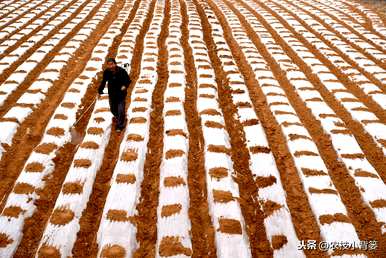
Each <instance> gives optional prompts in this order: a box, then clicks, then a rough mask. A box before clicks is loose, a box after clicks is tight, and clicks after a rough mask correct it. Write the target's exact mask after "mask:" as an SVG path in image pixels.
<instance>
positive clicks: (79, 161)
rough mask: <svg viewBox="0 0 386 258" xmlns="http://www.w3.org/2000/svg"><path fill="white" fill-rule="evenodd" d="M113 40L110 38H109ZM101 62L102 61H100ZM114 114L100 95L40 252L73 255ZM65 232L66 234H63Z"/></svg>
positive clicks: (122, 19) (129, 5)
mask: <svg viewBox="0 0 386 258" xmlns="http://www.w3.org/2000/svg"><path fill="white" fill-rule="evenodd" d="M132 6H133V4H132V1H127V2H126V4H125V6H124V7H123V9H122V10H121V11H120V13H119V15H118V18H117V19H116V20H117V21H116V22H115V23H114V24H113V25H112V27H114V28H110V29H109V31H108V32H107V33H106V35H109V37H110V36H113V37H115V36H116V35H118V33H119V32H120V28H122V26H123V24H124V23H125V21H126V19H127V18H128V16H129V14H130V9H131V8H132ZM110 43H111V42H110ZM107 47H108V46H107V45H106V46H104V48H105V49H107ZM93 62H95V61H90V64H89V67H94V63H93ZM98 63H99V66H101V64H102V63H103V61H98ZM111 118H112V114H111V112H109V101H108V96H104V97H102V98H100V99H97V101H96V103H95V107H94V110H93V112H92V115H91V118H90V120H89V124H88V126H87V129H86V135H85V137H84V139H83V141H82V143H81V145H80V148H79V149H78V150H77V152H76V153H75V156H74V160H73V162H72V164H71V167H70V170H69V172H68V173H67V176H66V178H65V180H64V182H63V186H62V189H61V192H60V194H59V196H58V198H57V200H56V203H55V207H54V209H53V213H52V214H51V216H50V219H49V222H48V224H47V226H46V228H45V231H44V233H43V237H42V239H41V241H40V245H39V251H38V252H39V253H40V254H47V255H48V254H49V253H50V252H51V251H52V250H56V251H57V252H58V253H60V255H61V257H63V258H65V257H69V256H71V250H72V248H73V245H74V243H75V241H76V234H77V232H78V231H79V228H80V226H79V220H80V218H81V216H82V213H83V211H84V209H85V208H86V206H87V203H88V200H89V197H90V195H91V192H92V187H93V184H94V181H95V177H96V173H97V171H99V169H100V167H101V165H102V160H103V156H104V153H105V147H106V146H107V143H108V141H109V138H110V133H111V125H112V124H111ZM65 214H68V215H69V216H70V217H71V219H70V220H67V221H63V222H62V223H58V221H57V220H56V217H57V216H61V215H65ZM64 235H65V236H66V237H65V238H63V236H64Z"/></svg>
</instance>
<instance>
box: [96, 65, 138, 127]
mask: <svg viewBox="0 0 386 258" xmlns="http://www.w3.org/2000/svg"><path fill="white" fill-rule="evenodd" d="M106 82H108V92H109V103H110V110H111V113H113V115H114V118H113V120H115V121H116V122H117V124H116V129H115V130H116V131H117V132H121V131H122V129H123V128H125V121H126V108H125V99H126V95H127V89H128V87H129V85H130V83H131V80H130V77H129V75H128V74H127V72H126V70H125V69H123V68H122V67H119V66H118V65H117V62H116V61H115V59H114V58H108V59H107V68H106V69H105V70H104V72H103V80H102V83H101V85H100V86H99V89H98V93H99V96H100V95H101V94H103V89H104V88H105V85H106Z"/></svg>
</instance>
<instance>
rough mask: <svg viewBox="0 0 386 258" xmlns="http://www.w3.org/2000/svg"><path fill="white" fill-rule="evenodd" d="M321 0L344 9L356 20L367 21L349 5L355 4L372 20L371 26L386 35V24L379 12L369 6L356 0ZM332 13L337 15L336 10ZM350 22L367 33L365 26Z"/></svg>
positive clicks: (343, 10) (328, 4)
mask: <svg viewBox="0 0 386 258" xmlns="http://www.w3.org/2000/svg"><path fill="white" fill-rule="evenodd" d="M319 1H320V2H323V3H325V4H326V6H334V5H336V7H337V8H339V9H340V10H342V12H345V13H347V14H350V15H351V16H353V17H354V18H355V19H356V20H358V21H360V22H362V23H365V22H366V21H365V19H364V18H363V17H362V16H361V15H360V14H359V13H356V12H353V11H352V10H350V8H349V5H350V6H354V7H355V8H357V9H358V10H359V11H360V12H362V14H364V15H365V16H366V17H367V18H368V19H369V20H370V21H371V26H372V28H373V29H374V30H375V31H377V32H379V33H380V34H382V35H385V33H386V27H385V24H384V23H383V22H382V20H381V18H380V17H379V16H378V14H376V13H375V12H374V11H372V10H370V9H369V8H366V7H365V6H364V5H361V4H360V3H357V2H356V1H351V0H349V1H347V0H340V1H332V0H319ZM332 13H334V14H335V15H337V13H336V11H333V12H332ZM337 16H338V15H337ZM338 17H339V16H338ZM348 24H349V25H351V27H353V28H355V29H357V30H358V31H359V32H363V33H366V31H365V30H364V27H363V26H358V25H356V24H355V23H352V22H348Z"/></svg>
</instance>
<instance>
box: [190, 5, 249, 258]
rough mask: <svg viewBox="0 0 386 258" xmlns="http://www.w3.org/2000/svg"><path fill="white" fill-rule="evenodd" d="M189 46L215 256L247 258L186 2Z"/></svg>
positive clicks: (196, 24) (211, 79) (208, 67)
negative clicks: (202, 142)
mask: <svg viewBox="0 0 386 258" xmlns="http://www.w3.org/2000/svg"><path fill="white" fill-rule="evenodd" d="M186 4H187V9H188V17H189V25H188V28H189V43H190V45H191V48H192V52H193V58H194V65H195V67H196V71H197V86H198V87H197V89H198V90H197V96H198V98H197V108H198V110H197V111H198V113H199V115H200V120H201V126H202V130H203V136H204V146H202V148H203V149H204V159H205V173H206V185H207V191H208V204H209V213H210V216H211V220H212V224H213V225H214V229H215V243H216V249H217V256H218V257H221V258H224V257H251V250H250V245H249V239H248V235H247V231H246V226H245V222H244V218H243V215H242V213H241V208H240V204H239V202H238V198H239V196H240V194H239V188H238V185H237V183H236V182H235V181H234V180H233V178H232V175H233V173H234V170H233V162H232V159H231V157H230V148H231V145H230V139H229V135H228V133H227V131H226V130H225V121H224V116H223V114H222V111H221V108H220V106H219V102H218V99H219V97H218V93H217V87H218V86H217V83H216V80H215V73H214V69H213V66H212V64H211V61H210V58H209V54H208V50H207V47H206V45H205V42H204V37H203V32H202V26H201V22H200V18H199V15H198V12H197V10H196V7H195V5H194V4H193V2H192V1H187V3H186Z"/></svg>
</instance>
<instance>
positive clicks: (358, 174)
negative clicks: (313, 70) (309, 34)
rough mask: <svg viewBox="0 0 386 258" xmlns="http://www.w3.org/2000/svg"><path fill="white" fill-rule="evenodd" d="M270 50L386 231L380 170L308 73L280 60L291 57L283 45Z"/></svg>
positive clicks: (294, 42) (385, 190)
mask: <svg viewBox="0 0 386 258" xmlns="http://www.w3.org/2000/svg"><path fill="white" fill-rule="evenodd" d="M277 29H278V28H277ZM278 31H280V34H282V33H284V34H285V32H284V31H285V29H284V28H280V29H278ZM267 33H268V32H267ZM288 33H289V32H287V34H288ZM268 35H269V34H266V38H267V39H271V40H273V38H272V37H269V36H268ZM298 43H299V42H298V41H297V40H291V42H289V44H290V45H291V46H292V47H294V49H295V48H296V46H294V45H297V44H298ZM268 51H269V52H270V54H271V55H272V57H273V58H274V59H275V60H276V61H277V63H278V64H279V65H280V67H281V69H282V70H283V71H285V72H286V74H287V78H288V80H289V81H290V83H291V84H292V86H293V87H294V88H295V90H296V91H297V93H298V95H299V97H300V98H301V99H302V100H303V101H304V102H305V104H306V106H307V107H308V108H310V110H311V112H312V113H313V114H314V116H315V118H316V119H318V120H320V121H321V124H322V127H323V129H324V131H325V132H328V134H329V135H330V137H331V140H332V144H333V147H334V149H335V150H336V152H337V154H338V156H339V158H340V159H341V160H342V161H343V163H344V164H345V165H346V168H347V170H348V171H349V172H350V175H351V176H352V177H353V178H354V180H355V182H356V185H357V186H358V187H360V188H361V189H363V191H361V194H362V196H363V200H364V201H365V202H366V204H367V205H368V206H369V207H370V209H372V210H373V211H374V214H375V215H376V218H377V220H378V221H379V222H380V223H381V224H383V226H382V230H383V231H384V232H386V218H385V217H384V215H382V214H384V213H385V212H386V208H372V204H373V203H377V202H379V201H382V200H383V198H384V196H386V186H385V184H384V183H383V181H382V179H380V177H379V175H378V173H377V171H376V170H375V169H374V168H373V166H372V165H371V164H370V163H369V161H368V160H367V159H366V156H365V154H364V153H363V151H362V150H361V148H360V146H359V145H358V143H357V141H356V139H355V137H354V136H353V135H352V134H351V133H344V132H345V131H348V128H347V127H346V126H345V124H344V122H343V121H342V120H341V119H340V118H339V117H338V116H337V115H336V114H335V113H334V111H333V110H332V109H331V108H330V107H329V106H328V105H327V104H326V103H325V102H324V101H323V98H322V96H321V95H320V94H319V92H318V91H317V90H316V89H314V88H313V86H312V84H311V83H310V82H309V81H308V79H307V77H306V76H305V74H304V73H303V72H301V70H300V68H299V67H297V66H296V65H294V64H292V65H288V63H287V64H285V63H283V62H279V61H278V60H279V59H283V58H284V59H288V60H290V58H289V57H288V56H287V55H286V53H285V52H284V51H283V50H282V49H281V48H280V49H279V48H276V49H274V50H273V49H268ZM295 52H297V53H298V54H299V55H300V56H302V53H303V52H302V51H299V50H295ZM305 87H306V89H305ZM326 114H328V115H326ZM375 189H376V191H375Z"/></svg>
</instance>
